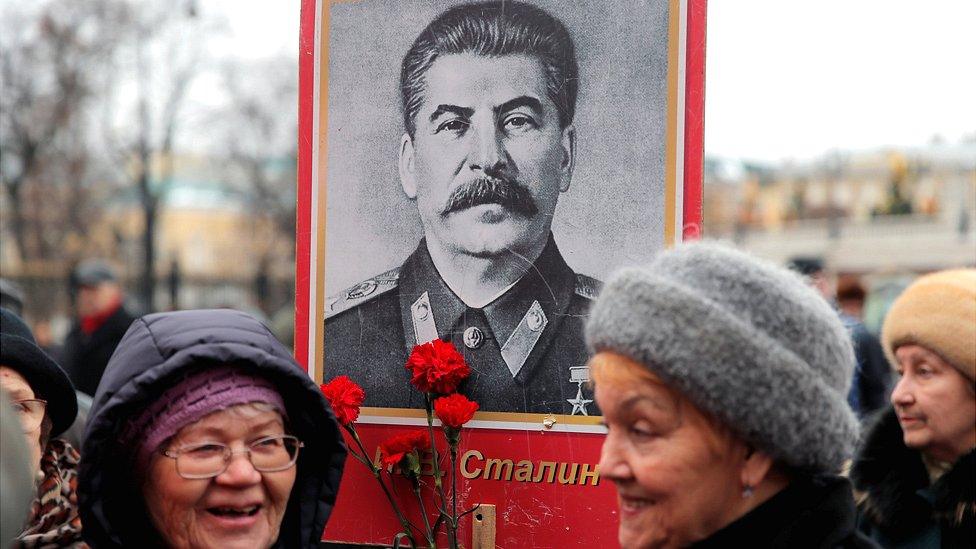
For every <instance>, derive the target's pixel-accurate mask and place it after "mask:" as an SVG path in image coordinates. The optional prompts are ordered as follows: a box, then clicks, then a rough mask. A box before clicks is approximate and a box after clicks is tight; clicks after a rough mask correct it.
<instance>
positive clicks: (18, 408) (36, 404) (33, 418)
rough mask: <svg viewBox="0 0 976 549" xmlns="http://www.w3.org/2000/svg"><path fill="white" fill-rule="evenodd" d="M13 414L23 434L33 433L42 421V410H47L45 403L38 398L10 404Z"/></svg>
mask: <svg viewBox="0 0 976 549" xmlns="http://www.w3.org/2000/svg"><path fill="white" fill-rule="evenodd" d="M11 408H13V410H14V413H15V414H17V418H18V419H20V425H21V427H23V429H24V432H25V433H33V432H34V431H36V430H37V428H38V427H40V426H41V422H42V421H44V410H46V409H47V401H46V400H41V399H39V398H25V399H23V400H15V401H13V402H12V403H11Z"/></svg>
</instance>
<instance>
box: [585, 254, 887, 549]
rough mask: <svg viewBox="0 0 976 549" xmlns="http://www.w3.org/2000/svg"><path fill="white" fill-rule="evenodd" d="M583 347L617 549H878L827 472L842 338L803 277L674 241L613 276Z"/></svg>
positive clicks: (839, 431)
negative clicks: (587, 352)
mask: <svg viewBox="0 0 976 549" xmlns="http://www.w3.org/2000/svg"><path fill="white" fill-rule="evenodd" d="M587 343H588V344H589V345H590V347H591V349H592V350H593V351H594V352H595V356H594V357H593V358H592V360H591V361H590V368H591V372H592V373H591V377H592V379H593V381H594V385H595V391H596V400H597V402H598V404H599V406H600V409H601V410H602V411H603V414H604V419H605V422H606V425H607V428H608V434H607V438H606V440H605V441H604V444H603V452H602V455H601V459H600V475H601V476H602V477H603V478H605V479H608V480H610V481H612V482H613V483H614V484H615V485H616V487H617V495H618V503H619V507H620V526H619V540H620V544H621V546H623V547H625V548H637V547H641V548H643V547H685V546H692V545H694V546H701V547H873V546H874V545H873V544H872V543H871V542H870V541H869V540H867V539H866V538H864V537H862V536H860V535H859V534H858V533H857V532H856V530H855V527H854V526H855V511H854V501H853V497H852V494H851V489H850V484H849V483H848V482H847V480H845V479H843V478H841V477H839V476H837V474H838V472H839V471H840V470H841V468H842V466H843V464H844V462H845V460H847V459H848V458H849V457H850V455H851V454H852V452H853V449H854V444H855V441H856V439H857V421H856V419H855V417H854V415H853V413H852V412H851V410H850V409H849V408H848V406H847V402H846V399H845V396H846V394H847V390H848V386H849V384H850V379H851V369H852V368H853V364H854V352H853V349H852V347H851V344H850V337H849V336H848V334H847V332H846V331H845V329H844V327H843V325H842V324H841V323H840V321H839V320H838V318H837V315H836V314H835V313H834V311H833V310H832V309H831V307H830V306H829V305H828V304H827V302H826V301H824V300H823V298H821V297H820V296H819V295H817V294H816V293H815V291H814V290H813V289H811V288H809V287H807V286H806V284H805V283H804V282H803V280H802V279H801V278H800V277H799V275H796V274H794V273H792V272H789V271H787V270H786V269H782V268H780V267H777V266H774V265H772V264H769V263H766V262H764V261H761V260H758V259H755V258H752V257H750V256H747V255H746V254H743V253H741V252H738V251H735V250H733V249H731V248H728V247H725V246H721V245H717V244H711V243H693V244H684V245H680V246H678V247H676V248H675V249H673V250H671V251H666V252H663V253H661V254H660V255H659V256H658V257H657V258H656V259H655V260H654V261H653V262H652V263H651V264H650V265H648V266H646V267H642V268H629V269H625V270H622V271H619V272H617V273H616V274H615V275H614V276H612V277H611V279H610V280H609V281H608V282H607V284H606V286H604V289H603V291H602V293H601V294H600V297H599V298H598V300H597V302H596V304H595V305H594V307H593V309H592V310H591V312H590V317H589V321H588V325H587Z"/></svg>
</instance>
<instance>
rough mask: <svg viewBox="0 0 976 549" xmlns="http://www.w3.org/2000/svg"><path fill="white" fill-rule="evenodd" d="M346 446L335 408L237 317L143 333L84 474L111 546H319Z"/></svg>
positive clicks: (209, 315)
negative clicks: (333, 411) (335, 414)
mask: <svg viewBox="0 0 976 549" xmlns="http://www.w3.org/2000/svg"><path fill="white" fill-rule="evenodd" d="M345 457H346V449H345V445H344V443H343V441H342V437H341V435H340V433H339V427H338V424H337V423H336V421H335V418H334V416H333V413H332V410H331V408H330V407H329V404H328V402H327V401H326V400H325V397H323V396H322V393H321V392H320V391H319V389H318V387H317V386H316V385H315V383H314V382H312V380H311V379H310V378H309V377H308V374H307V373H306V372H305V371H304V370H303V369H302V368H301V366H299V365H298V364H297V363H296V362H295V360H294V358H292V356H291V354H290V352H289V351H288V349H286V348H285V347H284V346H283V345H282V344H281V343H280V342H279V341H278V340H277V339H275V338H274V336H273V335H272V334H271V332H270V331H268V329H267V328H266V327H265V326H264V325H263V324H261V323H260V322H258V321H257V320H255V319H254V318H253V317H251V316H250V315H247V314H245V313H242V312H239V311H233V310H226V309H221V310H197V311H181V312H170V313H159V314H152V315H147V316H144V317H142V318H140V319H139V320H137V321H135V322H134V323H133V324H132V327H131V328H130V329H129V331H128V333H126V335H125V337H124V338H123V339H122V342H121V343H120V344H119V347H118V350H117V351H116V353H115V355H114V356H113V357H112V360H111V362H110V363H109V365H108V368H107V369H106V371H105V376H104V377H103V379H102V383H101V385H100V386H99V390H98V392H97V393H96V395H95V401H94V404H93V406H92V410H91V415H90V416H89V423H88V430H87V433H86V438H85V445H84V451H83V453H82V461H81V466H80V477H81V482H80V486H79V498H80V502H81V514H82V518H83V519H84V521H85V524H86V526H85V537H86V539H87V541H88V542H89V543H90V544H91V546H92V547H95V548H105V547H112V548H115V547H196V548H201V547H214V548H222V549H223V548H234V547H246V548H265V547H271V546H274V547H285V548H310V547H318V546H319V540H320V539H321V537H322V532H323V530H324V528H325V524H326V521H327V519H328V517H329V515H330V514H331V512H332V507H333V505H334V504H335V498H336V494H337V492H338V489H339V480H340V478H341V476H342V468H343V464H344V462H345Z"/></svg>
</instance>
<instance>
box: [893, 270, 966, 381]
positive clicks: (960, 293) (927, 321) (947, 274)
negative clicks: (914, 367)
mask: <svg viewBox="0 0 976 549" xmlns="http://www.w3.org/2000/svg"><path fill="white" fill-rule="evenodd" d="M881 344H882V345H883V346H884V352H885V355H886V356H887V357H888V362H890V363H891V365H892V366H896V365H897V364H898V360H897V359H896V358H895V349H897V348H898V347H900V346H902V345H907V344H916V345H921V346H922V347H925V348H926V349H929V350H931V351H933V352H935V353H937V354H939V355H940V356H941V357H942V358H944V359H946V360H947V361H949V363H950V364H952V365H953V366H955V367H956V369H958V370H959V371H960V372H961V373H962V374H963V375H964V376H966V377H967V378H969V380H970V381H973V380H976V269H954V270H949V271H940V272H937V273H932V274H929V275H925V276H923V277H921V278H919V279H918V280H916V281H915V282H913V283H912V285H911V286H909V287H908V288H906V289H905V291H904V292H903V293H902V294H901V295H900V296H898V299H896V300H895V302H894V303H893V304H892V305H891V309H890V310H889V311H888V315H887V316H886V317H885V321H884V327H883V328H882V329H881Z"/></svg>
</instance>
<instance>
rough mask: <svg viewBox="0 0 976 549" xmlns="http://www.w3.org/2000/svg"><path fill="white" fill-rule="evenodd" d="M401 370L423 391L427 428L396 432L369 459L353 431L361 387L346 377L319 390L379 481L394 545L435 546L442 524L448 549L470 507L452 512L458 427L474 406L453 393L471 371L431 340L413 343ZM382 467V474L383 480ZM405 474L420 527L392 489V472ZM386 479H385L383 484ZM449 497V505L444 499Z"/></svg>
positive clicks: (444, 345) (450, 350)
mask: <svg viewBox="0 0 976 549" xmlns="http://www.w3.org/2000/svg"><path fill="white" fill-rule="evenodd" d="M406 368H407V369H408V370H410V373H411V376H410V377H411V379H410V383H411V384H412V385H413V386H414V387H416V388H417V389H419V390H420V391H421V392H422V393H423V394H424V407H425V409H426V411H427V428H426V429H417V430H414V431H411V432H408V433H404V434H400V435H397V436H394V437H391V438H390V439H388V440H386V441H385V442H383V443H381V444H380V445H379V452H378V453H379V458H378V459H370V457H369V453H368V452H367V451H366V447H365V446H364V445H363V442H362V440H361V439H360V438H359V434H358V433H357V432H356V426H355V425H354V423H355V421H356V420H357V419H358V418H359V409H360V407H361V406H362V404H363V400H364V399H365V398H366V394H365V393H364V392H363V389H362V387H360V386H359V385H357V384H356V383H355V382H354V381H352V380H351V379H349V378H348V377H347V376H339V377H336V378H335V379H333V380H332V381H330V382H329V383H327V384H325V385H322V393H323V394H324V395H325V397H326V398H327V399H328V400H329V403H330V404H331V405H332V409H333V411H334V412H335V415H336V419H338V420H339V423H340V424H341V425H342V426H343V428H345V429H346V431H347V432H348V433H349V435H350V437H351V438H352V440H353V442H354V443H355V444H356V446H357V448H358V450H357V449H356V448H350V450H349V453H350V454H351V455H352V456H353V457H354V458H356V459H357V460H358V461H359V462H360V463H362V464H363V465H365V466H366V467H367V468H369V470H370V471H371V472H372V473H373V477H374V478H375V479H376V481H377V482H379V484H380V487H381V488H382V489H383V493H384V494H385V495H386V499H387V500H388V501H389V502H390V506H391V507H392V508H393V512H394V513H396V516H397V519H399V521H400V525H401V526H402V528H403V531H401V532H400V533H399V534H397V536H396V538H395V539H394V542H393V546H394V547H399V545H400V543H401V542H402V540H404V539H406V540H409V542H410V546H411V547H419V546H418V545H417V541H416V540H417V539H423V540H424V541H425V542H426V544H427V546H428V547H430V549H436V539H437V535H438V532H439V531H440V529H441V528H442V527H444V528H446V534H447V540H448V543H449V545H450V547H451V549H457V547H458V539H457V531H458V523H459V521H460V520H461V519H462V518H463V517H464V516H465V515H468V514H470V513H471V512H473V511H474V510H475V509H476V507H475V508H472V509H468V510H467V511H464V512H462V513H461V514H458V511H457V456H458V444H459V443H460V440H461V428H462V426H463V425H464V424H465V423H467V422H469V421H471V418H472V417H474V413H475V412H476V411H477V410H478V404H477V403H476V402H473V401H471V400H468V398H467V397H465V396H464V395H462V394H460V393H457V392H456V391H457V387H458V384H460V383H461V381H463V380H464V379H465V378H467V377H468V375H470V373H471V369H470V368H469V367H468V365H467V364H466V363H465V362H464V357H463V356H461V353H459V352H458V351H457V349H456V348H455V347H454V345H452V344H451V343H450V342H447V341H442V340H440V339H435V340H433V341H431V342H429V343H424V344H423V345H417V346H416V347H414V349H413V352H411V353H410V358H409V359H407V364H406ZM435 416H436V417H437V419H438V420H440V423H441V426H442V427H443V430H442V432H443V435H444V437H445V439H446V440H447V445H448V448H449V453H450V459H451V485H450V498H448V495H447V492H446V491H445V490H444V483H443V481H442V478H441V477H442V473H441V470H440V456H439V455H438V451H437V441H436V439H435V430H434V417H435ZM428 452H429V453H430V454H431V456H430V457H431V460H430V464H431V467H432V469H433V471H432V473H433V479H434V480H433V482H434V485H433V488H432V489H433V490H434V498H433V499H434V501H435V506H436V509H435V511H436V513H435V518H434V520H433V521H431V520H430V517H429V513H428V511H427V509H426V505H425V504H424V498H423V495H422V493H421V490H422V488H423V487H424V486H425V485H426V483H425V482H424V481H423V480H422V479H421V476H422V474H421V473H422V464H423V463H425V460H424V457H425V456H426V454H427V453H428ZM384 471H385V472H386V474H387V478H384V476H383V473H384ZM394 474H398V475H403V476H404V477H406V478H407V479H408V480H409V482H410V485H411V486H412V488H413V492H414V494H415V496H416V498H417V502H418V504H419V506H420V515H421V517H422V518H423V525H422V526H419V525H416V524H414V523H413V522H411V521H410V520H408V519H407V517H406V515H405V514H404V512H403V510H402V509H401V508H400V506H399V504H398V503H397V500H396V498H394V497H393V493H392V492H391V486H392V481H393V478H392V475H394ZM388 482H389V483H388ZM449 500H450V504H448V501H449ZM418 536H422V537H418Z"/></svg>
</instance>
